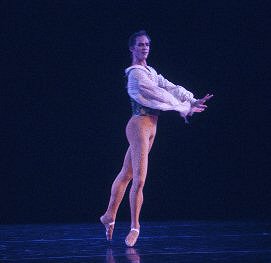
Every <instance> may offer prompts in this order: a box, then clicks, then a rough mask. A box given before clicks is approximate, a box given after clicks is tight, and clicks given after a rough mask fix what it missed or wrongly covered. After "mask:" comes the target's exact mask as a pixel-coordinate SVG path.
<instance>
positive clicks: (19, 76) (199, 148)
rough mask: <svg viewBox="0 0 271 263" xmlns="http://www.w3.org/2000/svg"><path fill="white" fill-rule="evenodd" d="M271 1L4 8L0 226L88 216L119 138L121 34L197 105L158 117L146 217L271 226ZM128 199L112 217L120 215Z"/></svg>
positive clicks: (111, 172) (109, 173)
mask: <svg viewBox="0 0 271 263" xmlns="http://www.w3.org/2000/svg"><path fill="white" fill-rule="evenodd" d="M267 2H268V1H266V2H264V1H259V0H258V1H228V0H227V1H224V0H222V1H214V0H213V1H212V0H211V1H193V0H190V1H188V0H187V1H174V2H170V1H163V3H159V1H155V2H154V3H153V4H152V3H151V2H150V1H71V0H69V1H56V0H55V1H8V0H6V1H1V3H0V5H1V8H0V10H1V11H0V12H1V16H0V17H1V25H2V30H1V46H2V48H1V54H2V55H1V83H0V86H1V132H2V135H1V141H2V142H1V189H0V190H1V191H0V195H1V196H0V202H1V203H0V204H1V212H0V213H1V214H0V216H1V223H36V222H82V221H97V220H98V217H99V216H100V215H101V214H102V213H103V212H104V210H105V208H106V205H107V202H108V198H109V193H110V187H111V183H112V181H113V179H114V177H115V176H116V175H117V173H118V171H119V170H120V168H121V165H122V161H123V157H124V154H125V151H126V149H127V147H128V143H127V140H126V137H125V125H126V123H127V121H128V119H129V117H130V114H131V113H130V105H129V100H128V96H127V93H126V90H125V87H124V69H125V67H127V66H129V65H130V55H129V51H128V48H127V39H128V37H129V35H130V34H131V33H133V32H134V31H138V30H141V29H145V30H147V32H149V34H150V35H151V38H152V46H151V55H150V57H149V61H148V62H149V65H151V66H153V67H154V68H155V69H157V71H158V72H159V73H161V74H163V75H164V76H165V77H166V78H168V79H169V80H171V81H172V82H174V83H177V84H180V85H183V86H184V87H186V88H187V89H189V90H191V91H192V92H193V93H194V94H195V96H196V97H201V96H204V95H205V94H206V93H207V92H209V93H213V94H214V95H215V97H214V98H213V99H212V100H211V101H210V102H209V103H208V106H209V107H208V110H207V111H206V112H204V113H201V114H198V115H196V114H195V115H194V116H193V117H192V118H191V122H190V125H185V124H184V122H183V120H182V119H181V118H180V117H179V115H178V114H177V113H176V112H164V113H162V115H161V116H160V119H159V127H158V132H157V138H156V141H155V144H154V147H153V149H152V152H151V154H150V162H149V172H148V179H147V183H146V186H145V190H144V194H145V202H144V206H143V210H142V219H143V220H158V219H163V220H166V219H170V220H174V219H240V218H254V219H266V218H270V217H271V208H270V197H271V195H270V179H269V170H270V169H269V168H270V167H269V165H270V164H269V160H268V158H269V155H268V148H269V145H270V138H269V131H270V129H269V126H270V122H269V121H268V119H267V109H268V108H269V107H270V97H269V95H270V92H269V89H270V87H269V84H270V77H269V75H268V67H270V64H268V59H267V58H268V56H267V51H268V50H267V49H269V46H268V44H267V40H268V35H267V30H268V29H269V28H268V26H267V24H268V20H269V19H268V17H267V14H268V6H267V4H266V3H267ZM127 197H128V196H126V197H125V200H124V203H123V204H122V206H121V208H120V212H119V216H118V219H120V220H128V219H129V206H128V198H127Z"/></svg>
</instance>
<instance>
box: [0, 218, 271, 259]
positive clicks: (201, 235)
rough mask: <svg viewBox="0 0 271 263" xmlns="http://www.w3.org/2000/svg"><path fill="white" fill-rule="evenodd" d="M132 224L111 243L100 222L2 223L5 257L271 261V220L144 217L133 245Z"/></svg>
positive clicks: (119, 226)
mask: <svg viewBox="0 0 271 263" xmlns="http://www.w3.org/2000/svg"><path fill="white" fill-rule="evenodd" d="M128 229H129V224H128V222H121V223H116V226H115V232H114V240H113V242H111V243H108V242H106V240H105V238H104V229H103V227H102V226H101V225H100V224H54V225H53V224H51V225H2V226H0V234H1V235H0V262H31V263H32V262H80V263H83V262H94V263H95V262H106V263H118V262H119V263H124V262H129V263H145V262H149V263H154V262H168V263H170V262H180V263H182V262H197V263H200V262H231V263H234V262H242V263H245V262H255V263H261V262H271V222H240V221H239V222H229V221H228V222H211V221H190V222H188V221H187V222H184V221H179V222H142V223H141V234H140V238H139V240H138V242H137V244H136V245H135V247H134V248H127V247H126V246H125V244H124V239H125V236H126V234H127V231H128Z"/></svg>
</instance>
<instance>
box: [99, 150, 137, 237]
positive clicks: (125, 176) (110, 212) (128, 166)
mask: <svg viewBox="0 0 271 263" xmlns="http://www.w3.org/2000/svg"><path fill="white" fill-rule="evenodd" d="M131 179H132V162H131V150H130V147H129V148H128V150H127V152H126V155H125V158H124V162H123V166H122V169H121V171H120V173H119V174H118V176H117V177H116V179H115V180H114V182H113V184H112V188H111V196H110V201H109V204H108V208H107V210H106V212H105V214H104V215H103V216H101V217H100V220H101V222H102V223H103V224H104V226H105V228H106V238H107V240H111V239H112V235H113V231H114V223H115V219H116V215H117V211H118V208H119V205H120V203H121V201H122V199H123V196H124V193H125V190H126V188H127V186H128V184H129V182H130V181H131Z"/></svg>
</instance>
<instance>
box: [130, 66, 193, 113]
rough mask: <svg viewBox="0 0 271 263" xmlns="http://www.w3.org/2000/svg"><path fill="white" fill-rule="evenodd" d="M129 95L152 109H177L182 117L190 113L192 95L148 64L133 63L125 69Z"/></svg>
mask: <svg viewBox="0 0 271 263" xmlns="http://www.w3.org/2000/svg"><path fill="white" fill-rule="evenodd" d="M125 74H126V76H127V78H128V82H127V89H128V94H129V96H130V97H131V98H132V99H134V100H135V101H136V102H137V103H139V104H141V105H143V106H145V107H148V108H152V109H157V110H162V111H168V110H174V111H178V112H179V113H180V114H181V116H182V117H184V118H185V117H186V116H187V115H188V114H189V113H191V104H192V103H193V102H195V101H196V99H195V98H194V95H193V94H192V93H191V92H190V91H188V90H186V89H185V88H183V87H181V86H179V85H175V84H173V83H171V82H170V81H168V80H167V79H165V78H164V77H163V76H162V75H158V74H157V72H156V71H155V70H154V69H153V68H152V67H150V66H146V67H144V66H141V65H134V66H131V67H129V68H127V69H126V70H125Z"/></svg>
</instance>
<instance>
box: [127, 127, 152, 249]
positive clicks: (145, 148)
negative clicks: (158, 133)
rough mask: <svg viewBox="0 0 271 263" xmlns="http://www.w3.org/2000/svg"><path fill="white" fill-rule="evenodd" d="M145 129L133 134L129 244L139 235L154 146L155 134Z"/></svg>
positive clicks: (131, 244) (130, 245)
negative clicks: (144, 189) (147, 177)
mask: <svg viewBox="0 0 271 263" xmlns="http://www.w3.org/2000/svg"><path fill="white" fill-rule="evenodd" d="M150 133H151V132H146V130H145V129H143V131H142V133H141V132H136V133H134V134H133V136H131V140H132V141H131V144H130V145H131V157H132V166H133V183H132V186H131V189H130V209H131V229H130V232H129V234H128V235H127V237H126V239H125V243H126V245H127V246H129V247H132V246H134V245H135V243H136V241H137V238H138V236H139V229H140V224H139V216H140V211H141V207H142V203H143V187H144V184H145V180H146V176H147V169H148V154H149V151H150V149H151V147H152V144H153V140H154V136H155V134H152V135H151V136H150Z"/></svg>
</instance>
